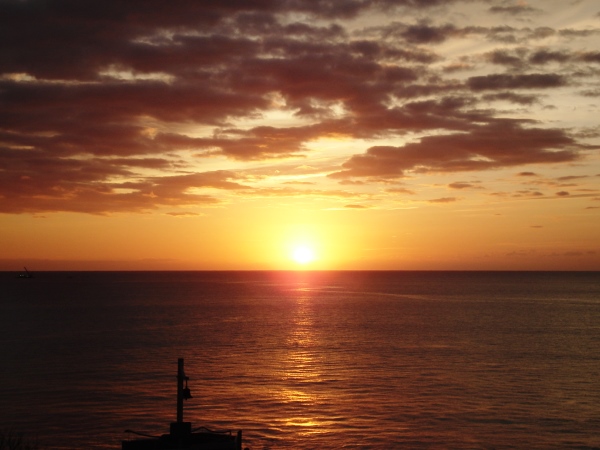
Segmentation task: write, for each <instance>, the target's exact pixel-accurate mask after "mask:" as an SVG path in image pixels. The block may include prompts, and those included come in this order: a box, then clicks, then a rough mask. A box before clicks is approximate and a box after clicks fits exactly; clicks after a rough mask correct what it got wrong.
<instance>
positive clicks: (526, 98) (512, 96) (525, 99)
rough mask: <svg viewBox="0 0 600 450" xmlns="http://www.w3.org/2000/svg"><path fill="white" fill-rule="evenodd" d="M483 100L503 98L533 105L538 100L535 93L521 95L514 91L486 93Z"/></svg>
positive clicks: (519, 103) (520, 103)
mask: <svg viewBox="0 0 600 450" xmlns="http://www.w3.org/2000/svg"><path fill="white" fill-rule="evenodd" d="M483 99H484V100H488V101H494V100H503V101H507V102H511V103H516V104H518V105H533V104H534V103H537V102H538V97H537V96H535V95H523V94H516V93H514V92H498V93H496V94H486V95H484V96H483Z"/></svg>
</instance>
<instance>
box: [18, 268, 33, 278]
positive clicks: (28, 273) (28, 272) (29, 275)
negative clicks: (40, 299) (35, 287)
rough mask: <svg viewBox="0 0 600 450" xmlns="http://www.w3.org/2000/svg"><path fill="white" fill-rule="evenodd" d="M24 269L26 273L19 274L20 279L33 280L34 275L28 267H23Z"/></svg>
mask: <svg viewBox="0 0 600 450" xmlns="http://www.w3.org/2000/svg"><path fill="white" fill-rule="evenodd" d="M23 269H25V272H23V273H21V274H19V278H33V274H32V273H31V272H30V271H29V270H27V267H23Z"/></svg>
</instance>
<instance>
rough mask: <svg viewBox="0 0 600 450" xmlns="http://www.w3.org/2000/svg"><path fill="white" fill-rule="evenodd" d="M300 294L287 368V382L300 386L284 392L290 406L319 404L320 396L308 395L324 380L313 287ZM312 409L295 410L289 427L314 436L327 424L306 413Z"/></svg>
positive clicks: (285, 375) (284, 398) (282, 393)
mask: <svg viewBox="0 0 600 450" xmlns="http://www.w3.org/2000/svg"><path fill="white" fill-rule="evenodd" d="M297 292H298V293H299V294H300V295H298V296H297V297H296V298H295V300H294V301H295V304H294V305H293V307H294V316H293V320H292V321H291V324H292V327H291V328H290V330H289V334H288V338H287V344H288V345H287V348H289V349H290V350H289V352H288V354H287V358H286V361H285V362H284V367H286V368H287V369H286V370H285V372H284V374H283V375H284V377H285V379H286V380H288V381H290V382H292V383H293V385H294V386H298V387H297V388H295V389H291V388H286V389H284V390H282V392H281V395H282V396H283V400H284V401H285V402H287V403H290V404H298V405H312V406H315V405H316V404H318V403H320V401H321V400H322V398H321V395H319V394H316V393H314V392H309V391H308V389H307V388H308V387H310V386H314V385H316V384H318V383H320V382H322V381H323V376H322V373H321V370H320V369H321V363H322V359H323V358H322V357H318V356H317V355H316V354H315V348H318V347H319V342H318V341H319V337H318V336H317V335H316V332H315V329H314V320H315V318H314V308H315V305H314V304H313V303H312V295H311V290H310V288H299V289H298V291H297ZM312 410H313V408H308V409H307V408H303V409H302V408H294V412H295V413H297V414H295V415H293V416H290V417H287V418H285V419H284V420H285V425H286V426H293V427H304V428H306V430H304V431H300V433H301V434H315V433H318V431H316V430H317V429H318V428H319V427H320V426H323V425H325V423H324V419H323V418H322V417H315V416H314V415H312V414H307V413H306V412H310V411H312Z"/></svg>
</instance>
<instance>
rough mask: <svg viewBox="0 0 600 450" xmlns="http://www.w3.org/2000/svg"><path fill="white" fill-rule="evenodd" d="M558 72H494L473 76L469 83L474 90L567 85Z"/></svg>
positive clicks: (546, 87)
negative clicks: (521, 73) (523, 73)
mask: <svg viewBox="0 0 600 450" xmlns="http://www.w3.org/2000/svg"><path fill="white" fill-rule="evenodd" d="M566 84H567V83H566V80H565V79H564V78H563V77H562V76H561V75H557V74H551V73H534V74H525V75H511V74H493V75H483V76H477V77H471V78H469V79H468V80H467V85H468V86H469V88H471V89H472V90H474V91H481V90H491V89H548V88H555V87H560V86H564V85H566Z"/></svg>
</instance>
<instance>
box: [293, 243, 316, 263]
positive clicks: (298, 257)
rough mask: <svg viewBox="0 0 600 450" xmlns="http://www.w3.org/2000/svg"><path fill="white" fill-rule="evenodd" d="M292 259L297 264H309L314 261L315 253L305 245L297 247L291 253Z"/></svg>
mask: <svg viewBox="0 0 600 450" xmlns="http://www.w3.org/2000/svg"><path fill="white" fill-rule="evenodd" d="M292 259H293V260H294V261H295V262H296V263H298V264H302V265H305V264H309V263H311V262H313V261H314V260H315V259H316V256H315V252H314V250H313V249H312V248H310V247H309V246H307V245H299V246H297V247H295V248H294V250H293V252H292Z"/></svg>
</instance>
